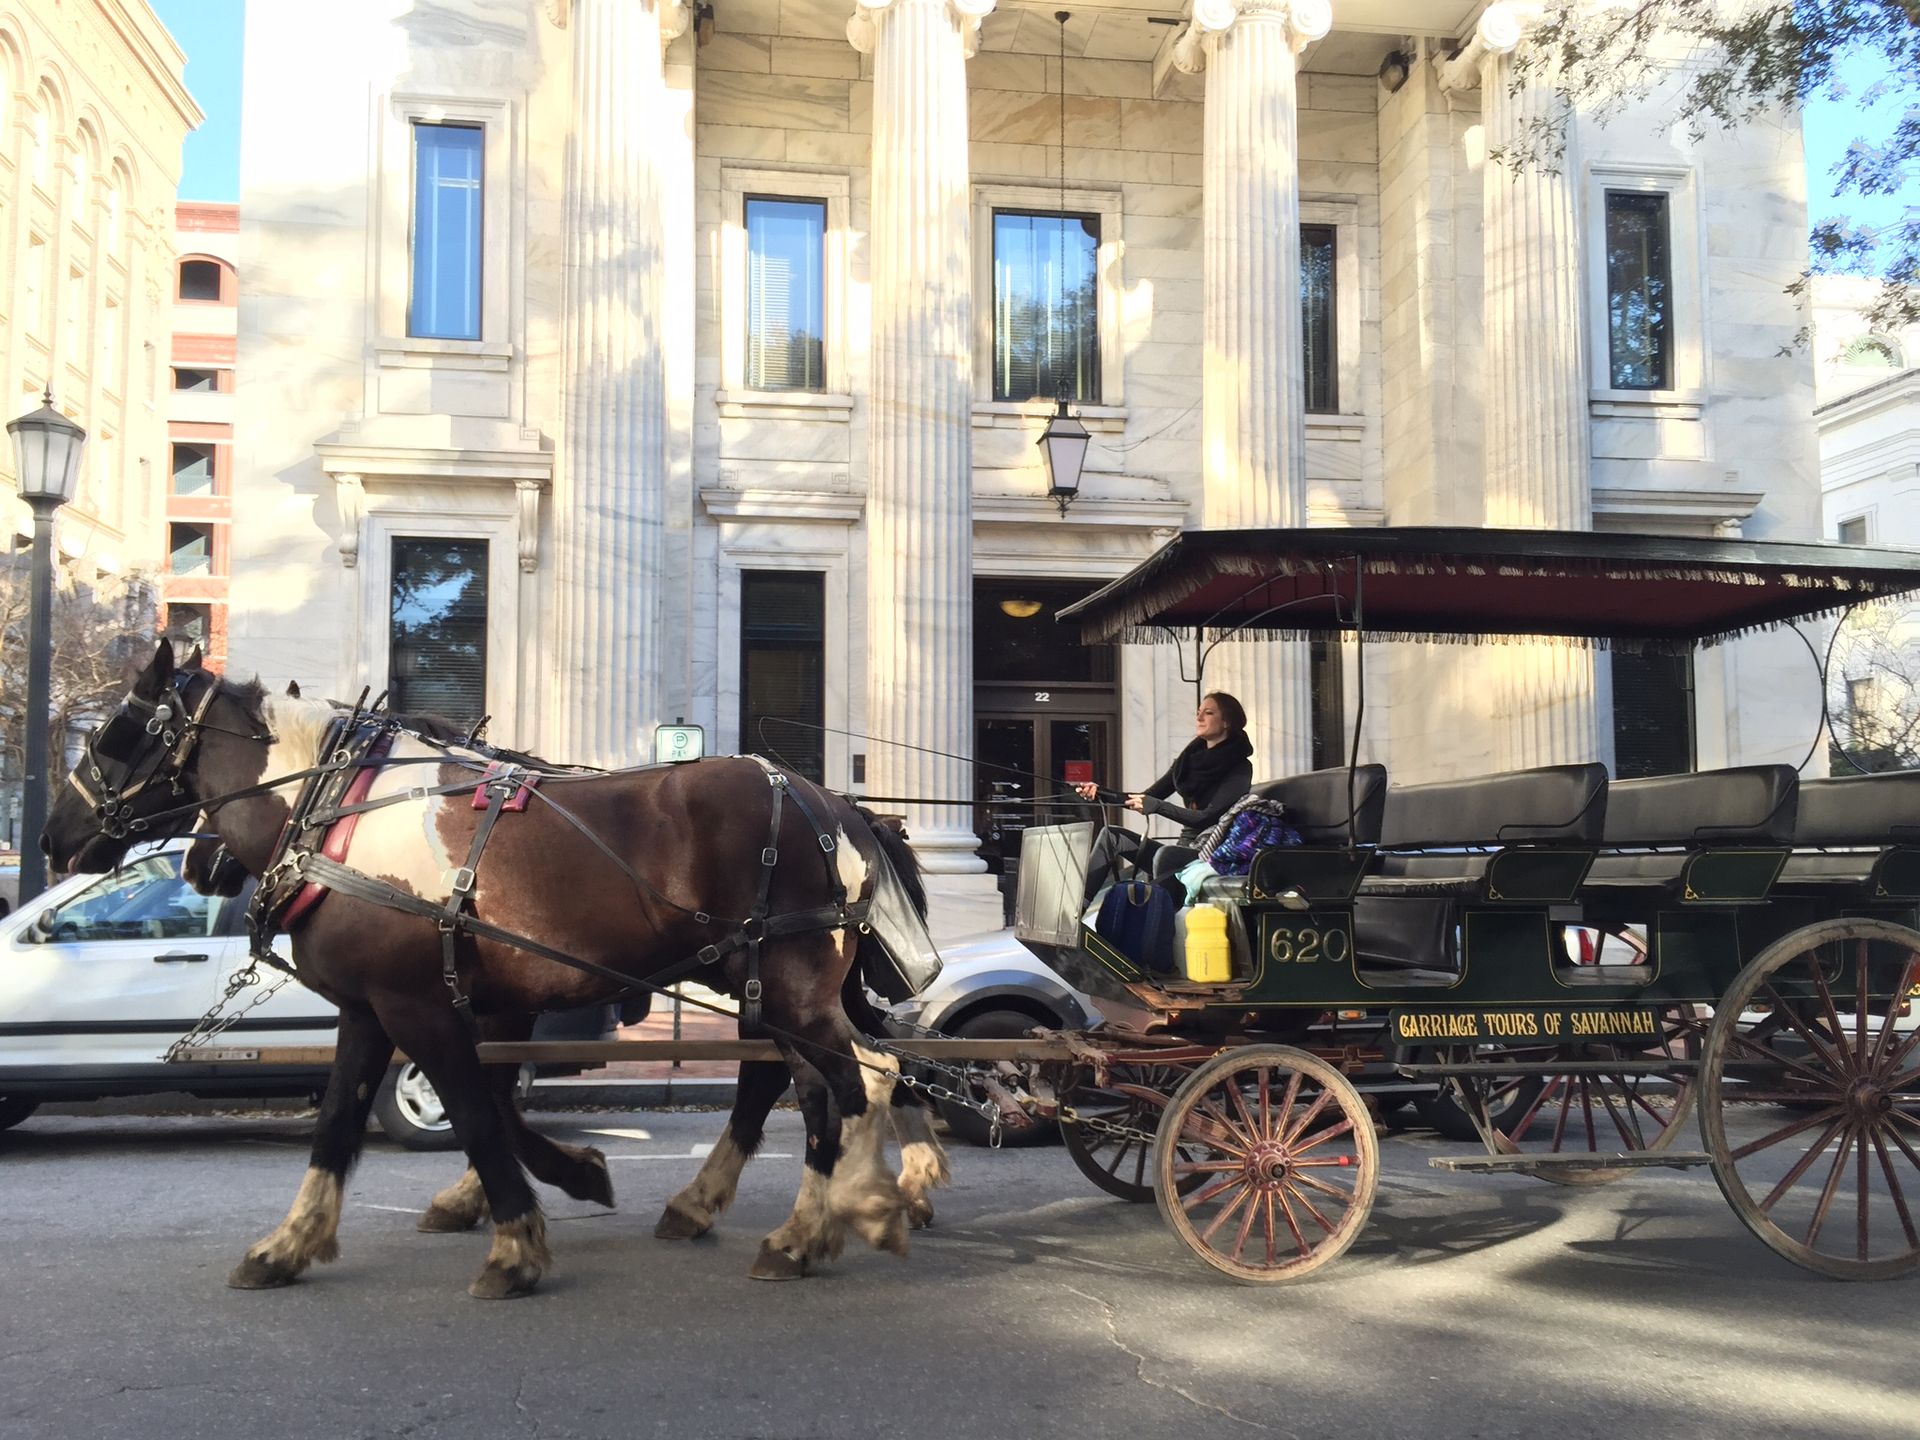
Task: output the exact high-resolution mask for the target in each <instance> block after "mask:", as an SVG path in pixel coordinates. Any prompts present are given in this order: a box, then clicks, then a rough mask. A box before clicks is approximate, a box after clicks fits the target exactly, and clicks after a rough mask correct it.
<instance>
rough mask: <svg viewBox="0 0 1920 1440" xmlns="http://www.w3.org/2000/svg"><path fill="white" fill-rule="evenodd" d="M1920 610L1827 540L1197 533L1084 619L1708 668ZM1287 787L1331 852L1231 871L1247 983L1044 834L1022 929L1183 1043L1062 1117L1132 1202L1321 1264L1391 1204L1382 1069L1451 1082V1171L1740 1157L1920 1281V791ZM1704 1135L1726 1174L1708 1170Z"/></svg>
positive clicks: (1751, 777)
mask: <svg viewBox="0 0 1920 1440" xmlns="http://www.w3.org/2000/svg"><path fill="white" fill-rule="evenodd" d="M1917 587H1920V556H1906V555H1889V554H1875V555H1871V556H1868V555H1862V554H1860V553H1859V552H1854V551H1845V550H1838V549H1833V548H1829V547H1809V546H1784V545H1762V544H1747V543H1732V542H1713V541H1698V542H1689V541H1682V540H1665V539H1660V540H1655V539H1649V538H1647V537H1638V536H1615V535H1559V534H1534V533H1521V532H1490V531H1436V530H1403V531H1393V530H1372V531H1272V532H1236V533H1211V534H1210V533H1204V532H1190V533H1188V534H1186V535H1183V536H1182V537H1180V538H1179V539H1177V540H1175V541H1174V542H1172V543H1171V544H1170V545H1169V546H1167V547H1166V548H1165V549H1163V550H1162V551H1160V552H1159V553H1158V554H1157V555H1155V556H1154V557H1153V558H1152V559H1151V560H1149V561H1147V562H1146V563H1145V564H1144V565H1142V566H1141V567H1140V568H1139V569H1137V570H1136V571H1134V572H1133V573H1132V574H1130V575H1128V576H1126V577H1124V578H1123V579H1121V580H1119V581H1117V582H1115V583H1114V584H1112V585H1110V586H1109V587H1107V588H1106V589H1105V590H1103V591H1101V592H1099V593H1098V594H1096V595H1094V596H1092V597H1090V598H1089V599H1087V600H1085V601H1083V602H1081V603H1080V604H1079V605H1077V606H1074V607H1072V608H1071V609H1069V610H1068V611H1066V612H1064V613H1063V615H1062V617H1061V618H1062V620H1063V621H1071V622H1074V623H1077V624H1079V625H1080V627H1081V631H1082V634H1083V636H1084V638H1085V639H1087V640H1089V641H1104V640H1112V639H1115V638H1120V637H1123V636H1128V637H1134V638H1138V637H1140V636H1142V635H1143V633H1144V632H1147V631H1149V630H1150V629H1152V628H1153V627H1163V628H1165V629H1171V630H1185V631H1190V632H1193V633H1195V635H1196V636H1200V635H1208V636H1212V637H1214V638H1215V639H1216V640H1217V639H1218V638H1222V637H1225V636H1227V635H1230V634H1239V635H1247V634H1253V635H1261V634H1267V635H1271V634H1274V633H1276V632H1281V633H1285V634H1287V635H1292V636H1299V635H1307V634H1313V635H1320V634H1342V633H1344V634H1350V635H1358V636H1359V637H1361V639H1362V640H1363V641H1364V640H1365V638H1366V637H1368V636H1369V635H1370V634H1376V633H1384V634H1386V635H1389V636H1392V637H1394V638H1400V639H1432V640H1453V639H1462V638H1474V637H1481V636H1507V635H1511V634H1514V633H1518V634H1522V635H1529V636H1542V637H1553V638H1554V639H1555V640H1556V641H1559V642H1562V643H1567V642H1571V643H1592V642H1596V641H1598V642H1606V643H1610V644H1617V645H1632V646H1661V647H1668V648H1675V649H1684V648H1690V647H1691V646H1693V645H1696V644H1706V643H1712V642H1714V641H1717V640H1722V639H1726V638H1730V637H1732V636H1736V635H1739V634H1742V633H1745V632H1748V631H1751V630H1755V629H1758V628H1761V627H1764V626H1772V625H1778V624H1781V623H1785V622H1788V621H1791V620H1793V619H1796V618H1800V617H1804V616H1809V615H1815V614H1820V613H1823V612H1828V611H1832V610H1835V609H1837V608H1841V607H1844V606H1846V605H1848V604H1850V603H1852V602H1854V601H1858V600H1861V599H1867V598H1873V597H1878V596H1883V595H1892V594H1898V593H1901V592H1904V591H1907V590H1910V589H1913V588H1917ZM1199 643H1201V642H1199V641H1196V646H1198V644H1199ZM1256 793H1261V794H1264V795H1266V796H1268V797H1269V798H1271V799H1274V800H1277V801H1279V802H1280V803H1281V804H1282V805H1283V806H1284V807H1285V809H1286V811H1287V813H1288V814H1289V816H1290V818H1291V819H1292V820H1293V821H1294V823H1295V825H1296V827H1297V828H1298V829H1299V830H1300V832H1301V835H1302V838H1303V840H1304V842H1305V843H1303V844H1302V845H1300V846H1298V847H1289V848H1275V849H1269V850H1265V851H1262V852H1261V853H1260V854H1259V855H1258V856H1257V857H1256V858H1255V859H1254V862H1253V865H1252V868H1251V871H1250V873H1249V874H1247V875H1245V876H1226V875H1222V876H1217V877H1214V878H1212V879H1209V880H1207V881H1206V882H1205V884H1204V886H1203V888H1202V893H1201V895H1200V898H1201V899H1202V900H1203V901H1208V902H1211V903H1213V904H1216V905H1220V906H1223V907H1225V908H1226V909H1227V910H1228V912H1229V915H1230V918H1231V925H1230V933H1231V935H1232V939H1233V964H1232V969H1231V974H1230V976H1229V977H1228V978H1226V979H1224V980H1217V981H1214V982H1212V983H1206V984H1195V983H1191V982H1188V981H1184V980H1181V979H1178V978H1168V977H1165V976H1163V975H1161V974H1158V973H1155V971H1154V970H1153V969H1151V968H1149V966H1148V964H1147V963H1146V960H1145V958H1144V957H1141V956H1137V955H1129V954H1127V953H1124V951H1123V950H1122V949H1121V948H1119V947H1118V946H1116V944H1115V943H1113V940H1112V939H1111V938H1110V937H1108V936H1103V935H1102V934H1101V933H1100V932H1099V930H1098V929H1097V928H1096V927H1097V919H1096V912H1095V910H1093V909H1091V908H1090V907H1089V906H1088V905H1087V896H1086V894H1085V890H1084V881H1085V878H1086V871H1087V864H1086V857H1087V855H1088V852H1089V850H1090V848H1091V841H1092V837H1093V831H1094V826H1093V825H1092V824H1083V825H1078V826H1063V827H1054V828H1052V829H1049V830H1047V831H1044V832H1034V831H1029V832H1028V834H1027V837H1026V844H1025V850H1024V853H1023V870H1022V874H1021V884H1020V899H1019V915H1018V930H1019V934H1020V935H1021V937H1022V938H1023V939H1024V940H1026V941H1027V942H1028V943H1029V944H1030V945H1031V946H1032V947H1033V948H1034V949H1035V950H1036V951H1037V952H1038V953H1039V954H1041V955H1042V956H1043V957H1044V958H1045V959H1047V961H1048V962H1049V963H1050V964H1052V965H1053V966H1054V967H1055V968H1057V969H1058V970H1059V971H1060V972H1061V973H1062V974H1063V975H1065V976H1066V977H1067V978H1069V979H1070V980H1072V981H1073V982H1074V983H1075V984H1076V985H1079V986H1081V987H1082V988H1084V989H1086V990H1087V991H1088V992H1090V993H1092V994H1094V995H1095V996H1097V997H1104V998H1105V999H1107V1000H1109V1001H1111V1002H1114V1003H1115V1004H1116V1005H1121V1006H1127V1007H1132V1008H1135V1009H1141V1008H1144V1009H1145V1010H1146V1011H1147V1012H1148V1013H1150V1014H1151V1015H1152V1016H1154V1017H1155V1018H1154V1022H1153V1023H1152V1025H1151V1026H1150V1027H1148V1028H1146V1029H1143V1030H1142V1032H1141V1034H1140V1035H1139V1036H1138V1040H1139V1041H1140V1042H1142V1043H1134V1044H1127V1043H1126V1042H1125V1041H1123V1040H1121V1039H1120V1037H1117V1036H1106V1037H1103V1047H1102V1049H1101V1050H1100V1051H1098V1052H1093V1051H1089V1053H1088V1055H1087V1057H1086V1059H1087V1066H1086V1069H1085V1070H1084V1071H1083V1072H1082V1074H1081V1075H1080V1076H1079V1077H1078V1078H1077V1080H1076V1081H1075V1082H1071V1084H1072V1088H1070V1089H1069V1090H1068V1091H1067V1093H1066V1096H1065V1118H1067V1119H1069V1120H1076V1119H1077V1120H1078V1121H1079V1122H1080V1123H1079V1124H1077V1125H1070V1126H1069V1128H1068V1131H1067V1135H1068V1144H1069V1146H1070V1148H1071V1149H1072V1150H1073V1152H1074V1155H1075V1159H1076V1161H1078V1162H1079V1163H1080V1164H1081V1168H1082V1169H1083V1170H1085V1171H1086V1172H1087V1173H1088V1174H1089V1175H1090V1176H1091V1177H1092V1178H1094V1179H1095V1181H1096V1183H1099V1184H1101V1186H1102V1188H1104V1189H1107V1190H1109V1191H1111V1192H1113V1193H1116V1194H1120V1195H1123V1196H1126V1197H1127V1198H1132V1199H1146V1198H1148V1196H1149V1195H1151V1196H1153V1197H1155V1198H1157V1200H1158V1202H1159V1204H1160V1207H1161V1210H1162V1212H1163V1213H1164V1215H1165V1217H1166V1219H1167V1221H1168V1223H1169V1224H1170V1225H1171V1227H1172V1228H1173V1229H1174V1230H1175V1232H1176V1233H1178V1234H1179V1235H1180V1236H1181V1238H1182V1239H1183V1240H1184V1241H1185V1242H1186V1243H1187V1244H1188V1245H1189V1246H1190V1247H1192V1249H1193V1250H1194V1251H1195V1252H1196V1253H1197V1254H1198V1255H1199V1256H1200V1257H1201V1258H1203V1259H1204V1260H1206V1261H1207V1262H1208V1263H1209V1264H1211V1265H1213V1266H1215V1267H1216V1268H1218V1269H1220V1270H1222V1271H1224V1272H1226V1273H1227V1274H1229V1275H1233V1276H1235V1277H1236V1278H1240V1279H1244V1280H1250V1281H1285V1280H1291V1279H1295V1278H1298V1277H1300V1276H1303V1275H1305V1274H1309V1273H1311V1272H1312V1271H1314V1270H1316V1269H1318V1268H1319V1267H1321V1266H1323V1265H1325V1264H1327V1263H1328V1262H1329V1261H1331V1260H1332V1259H1334V1258H1335V1257H1336V1256H1338V1255H1339V1254H1340V1253H1341V1251H1343V1250H1344V1249H1345V1248H1346V1247H1347V1246H1348V1245H1349V1244H1350V1243H1351V1242H1352V1241H1353V1239H1354V1237H1355V1236H1356V1235H1357V1234H1358V1233H1359V1231H1360V1229H1361V1227H1362V1225H1363V1224H1364V1222H1365V1219H1366V1216H1367V1213H1368V1211H1369V1209H1370V1207H1371V1205H1372V1203H1373V1197H1374V1191H1375V1186H1376V1183H1377V1177H1378V1154H1377V1140H1376V1127H1375V1124H1374V1123H1373V1120H1372V1118H1371V1116H1370V1115H1369V1111H1368V1107H1367V1105H1366V1104H1365V1102H1364V1100H1363V1097H1362V1095H1361V1094H1360V1093H1359V1091H1358V1090H1357V1089H1356V1088H1355V1086H1354V1085H1353V1084H1352V1083H1351V1082H1350V1078H1349V1077H1350V1076H1352V1075H1353V1074H1355V1073H1357V1072H1358V1071H1360V1070H1361V1069H1362V1068H1364V1067H1366V1066H1368V1065H1369V1064H1372V1065H1375V1066H1377V1065H1378V1064H1380V1063H1381V1062H1383V1061H1384V1062H1386V1063H1388V1064H1391V1065H1393V1066H1394V1068H1395V1069H1397V1070H1398V1071H1399V1073H1401V1074H1403V1075H1407V1076H1409V1077H1418V1078H1430V1079H1438V1080H1440V1081H1441V1082H1442V1083H1443V1084H1444V1085H1446V1086H1447V1087H1448V1088H1449V1089H1450V1090H1451V1092H1452V1093H1453V1095H1454V1096H1455V1097H1456V1098H1457V1100H1458V1101H1459V1103H1460V1104H1461V1106H1462V1107H1463V1108H1464V1109H1465V1111H1466V1112H1467V1114H1468V1115H1469V1116H1471V1117H1472V1118H1473V1120H1474V1123H1475V1127H1476V1129H1477V1130H1478V1131H1479V1133H1480V1135H1481V1137H1482V1138H1483V1140H1484V1141H1485V1145H1486V1149H1487V1150H1488V1152H1489V1154H1488V1155H1486V1156H1484V1157H1480V1158H1478V1159H1469V1158H1463V1157H1440V1158H1436V1159H1435V1161H1434V1162H1433V1163H1434V1164H1436V1165H1440V1166H1443V1167H1444V1168H1449V1169H1455V1170H1478V1171H1506V1172H1520V1173H1526V1174H1532V1175H1538V1176H1541V1177H1542V1178H1546V1179H1550V1180H1556V1181H1559V1182H1561V1183H1568V1184H1594V1183H1600V1182H1604V1181H1607V1180H1611V1179H1614V1178H1617V1177H1619V1176H1621V1175H1623V1174H1626V1173H1628V1172H1630V1171H1631V1170H1633V1169H1636V1168H1642V1167H1647V1166H1669V1167H1678V1166H1686V1165H1693V1164H1708V1165H1711V1167H1712V1169H1713V1173H1714V1176H1715V1178H1716V1179H1717V1180H1718V1182H1719V1184H1720V1187H1721V1189H1722V1190H1723V1191H1724V1192H1725V1194H1726V1197H1727V1199H1728V1201H1729V1202H1730V1203H1731V1204H1732V1206H1733V1208H1734V1209H1735V1211H1736V1212H1737V1213H1738V1214H1739V1215H1740V1217H1741V1219H1742V1220H1743V1221H1744V1222H1745V1223H1746V1224H1747V1225H1748V1227H1749V1228H1750V1229H1752V1230H1753V1232H1754V1233H1755V1234H1756V1235H1758V1236H1759V1237H1760V1238H1761V1239H1762V1240H1763V1241H1765V1242H1766V1243H1767V1244H1768V1245H1770V1246H1771V1247H1772V1248H1773V1249H1774V1250H1776V1251H1778V1252H1779V1253H1780V1254H1782V1255H1785V1256H1786V1257H1787V1258H1789V1259H1791V1260H1794V1261H1796V1262H1797V1263H1799V1264H1802V1265H1805V1266H1807V1267H1809V1268H1812V1269H1815V1270H1818V1271H1820V1272H1822V1273H1824V1274H1828V1275H1833V1276H1838V1277H1842V1278H1878V1277H1883V1276H1889V1275H1894V1274H1899V1273H1903V1272H1906V1271H1909V1270H1911V1269H1913V1268H1914V1267H1915V1266H1916V1265H1920V1235H1917V1234H1916V1229H1915V1221H1914V1219H1913V1215H1912V1211H1911V1209H1910V1205H1909V1200H1908V1196H1909V1194H1910V1193H1913V1192H1915V1191H1920V1028H1916V1027H1915V1023H1914V1018H1913V1016H1912V1015H1911V1005H1912V999H1913V996H1914V995H1915V994H1916V993H1920V987H1916V981H1920V933H1916V932H1915V930H1914V928H1913V927H1914V926H1915V924H1916V920H1917V919H1920V773H1895V774H1885V775H1871V776H1866V775H1862V776H1853V777H1848V778H1837V779H1815V780H1804V781H1803V780H1801V779H1800V778H1799V777H1798V775H1797V773H1796V771H1795V769H1794V767H1792V766H1787V765H1750V766H1743V767H1738V768H1734V769H1726V770H1719V771H1711V772H1705V773H1692V774H1680V775H1672V776H1663V777H1658V778H1651V779H1637V780H1624V781H1619V780H1616V781H1611V782H1610V781H1609V779H1608V776H1607V774H1606V771H1605V769H1604V768H1603V767H1602V766H1600V765H1597V764H1573V765H1556V766H1549V767H1544V768H1539V769H1532V770H1525V771H1519V772H1514V773H1506V774H1496V775H1488V776H1483V777H1478V778H1472V779H1464V780H1455V781H1447V782H1441V783H1432V784H1422V785H1409V786H1394V785H1392V784H1390V783H1389V777H1388V775H1387V773H1386V771H1385V770H1384V769H1383V767H1381V766H1379V765H1361V764H1357V763H1356V764H1354V765H1351V766H1349V767H1348V768H1346V769H1339V770H1324V771H1319V772H1316V773H1313V774H1307V775H1300V776H1295V777H1292V778H1289V779H1283V780H1279V781H1275V782H1271V783H1269V784H1266V785H1263V786H1258V787H1256ZM1337 1017H1349V1018H1347V1019H1346V1020H1345V1021H1344V1023H1341V1022H1340V1021H1339V1020H1338V1018H1337ZM1696 1108H1697V1109H1698V1111H1699V1116H1700V1129H1701V1136H1702V1140H1703V1144H1704V1149H1703V1150H1700V1151H1691V1150H1682V1149H1681V1148H1680V1146H1681V1143H1682V1140H1683V1137H1684V1136H1685V1134H1686V1133H1687V1127H1686V1121H1687V1120H1688V1118H1689V1116H1690V1115H1691V1113H1692V1112H1693V1111H1694V1110H1695V1109H1696Z"/></svg>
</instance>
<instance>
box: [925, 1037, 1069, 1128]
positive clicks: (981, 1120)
mask: <svg viewBox="0 0 1920 1440" xmlns="http://www.w3.org/2000/svg"><path fill="white" fill-rule="evenodd" d="M1045 1023H1046V1022H1045V1021H1043V1020H1036V1019H1034V1018H1033V1016H1031V1015H1028V1014H1026V1013H1025V1012H1023V1011H1020V1010H982V1011H979V1012H978V1013H977V1014H973V1015H969V1016H968V1017H967V1018H966V1019H965V1020H963V1021H961V1022H960V1024H958V1025H956V1026H954V1027H953V1029H952V1031H951V1032H950V1033H952V1034H954V1035H956V1036H958V1037H959V1038H960V1039H962V1040H1020V1039H1023V1038H1025V1036H1026V1033H1027V1032H1028V1031H1029V1030H1031V1029H1033V1028H1034V1027H1035V1026H1037V1025H1043V1024H1045ZM936 1078H943V1077H936ZM975 1093H976V1094H978V1093H979V1092H977V1091H976V1092H975ZM981 1098H982V1099H984V1098H985V1097H984V1096H981ZM938 1103H939V1106H940V1116H941V1118H942V1119H943V1120H945V1121H946V1122H947V1128H948V1129H949V1130H951V1131H952V1132H953V1133H954V1135H955V1136H957V1137H958V1138H959V1139H962V1140H964V1141H966V1142H967V1143H968V1144H969V1145H989V1144H991V1143H992V1136H991V1134H990V1133H989V1129H988V1125H987V1122H986V1119H985V1117H984V1116H982V1115H980V1114H979V1113H978V1112H976V1111H973V1110H963V1109H961V1108H960V1107H959V1106H958V1105H955V1104H953V1103H952V1102H951V1101H945V1100H943V1101H940V1102H938ZM1059 1138H1060V1127H1059V1126H1058V1125H1056V1124H1055V1123H1054V1122H1053V1121H1051V1120H1036V1121H1035V1122H1034V1123H1033V1124H1032V1125H1030V1126H1028V1127H1027V1128H1026V1129H1024V1130H1016V1129H1014V1128H1013V1127H1012V1126H1010V1125H1008V1126H1002V1127H1001V1130H1000V1143H1001V1144H1002V1145H1006V1146H1025V1145H1051V1144H1052V1143H1053V1142H1054V1141H1055V1140H1058V1139H1059Z"/></svg>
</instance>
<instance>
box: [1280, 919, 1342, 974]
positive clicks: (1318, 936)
mask: <svg viewBox="0 0 1920 1440" xmlns="http://www.w3.org/2000/svg"><path fill="white" fill-rule="evenodd" d="M1351 949H1352V941H1351V940H1349V938H1348V936H1347V932H1346V931H1345V930H1344V929H1331V930H1322V929H1320V928H1319V927H1317V926H1313V925H1275V926H1273V927H1272V928H1271V929H1269V930H1268V931H1267V959H1269V960H1271V961H1272V962H1273V963H1274V964H1276V965H1312V964H1314V963H1315V962H1317V961H1320V960H1331V961H1332V962H1333V963H1334V964H1336V965H1339V964H1343V963H1345V961H1346V958H1347V955H1348V954H1349V953H1350V951H1351Z"/></svg>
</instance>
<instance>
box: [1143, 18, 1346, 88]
mask: <svg viewBox="0 0 1920 1440" xmlns="http://www.w3.org/2000/svg"><path fill="white" fill-rule="evenodd" d="M1242 20H1247V21H1263V20H1264V21H1277V22H1278V23H1280V24H1282V25H1284V26H1285V27H1286V29H1287V39H1288V43H1290V44H1291V45H1292V47H1293V53H1294V54H1295V55H1298V54H1299V53H1300V52H1301V51H1302V50H1304V49H1306V48H1307V46H1309V45H1311V44H1313V43H1314V41H1316V40H1319V39H1321V38H1322V37H1324V36H1325V35H1326V33H1327V32H1328V31H1329V30H1331V29H1332V28H1333V7H1332V5H1331V4H1330V3H1329V0H1193V4H1192V6H1191V7H1190V19H1189V22H1188V25H1187V28H1186V30H1185V31H1184V32H1182V34H1181V36H1180V38H1179V40H1178V41H1176V42H1175V43H1174V47H1173V63H1174V66H1175V67H1176V68H1177V69H1180V70H1183V71H1185V72H1186V73H1187V74H1189V75H1194V74H1198V73H1199V72H1200V71H1202V70H1204V69H1206V68H1207V49H1206V47H1207V41H1208V40H1209V39H1210V38H1211V37H1213V36H1215V35H1224V34H1226V32H1227V31H1229V30H1231V29H1232V28H1233V27H1234V26H1235V25H1237V24H1239V23H1240V22H1241V21H1242Z"/></svg>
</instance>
